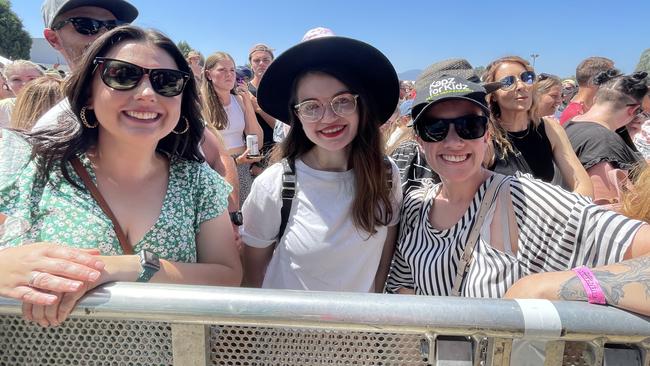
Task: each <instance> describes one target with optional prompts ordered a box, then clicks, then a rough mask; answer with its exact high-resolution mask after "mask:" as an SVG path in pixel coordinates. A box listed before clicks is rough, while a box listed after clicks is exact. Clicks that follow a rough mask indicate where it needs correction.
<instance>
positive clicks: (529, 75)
mask: <svg viewBox="0 0 650 366" xmlns="http://www.w3.org/2000/svg"><path fill="white" fill-rule="evenodd" d="M517 80H521V81H522V82H523V83H524V84H526V85H533V83H534V82H535V73H534V72H533V71H524V72H522V73H521V75H519V77H517V76H515V75H508V76H506V77H504V78H503V79H501V80H499V81H500V82H501V89H503V90H510V89H513V88H514V87H516V86H517Z"/></svg>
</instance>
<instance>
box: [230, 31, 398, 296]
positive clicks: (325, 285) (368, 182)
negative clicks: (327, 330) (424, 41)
mask: <svg viewBox="0 0 650 366" xmlns="http://www.w3.org/2000/svg"><path fill="white" fill-rule="evenodd" d="M350 55H355V57H350ZM257 97H258V101H259V103H260V106H261V107H262V109H264V111H266V112H267V113H269V114H270V115H271V116H273V117H274V118H276V119H278V120H280V121H287V122H288V123H290V124H291V129H290V131H289V134H288V135H287V137H286V138H285V139H284V140H283V141H282V143H281V145H279V148H278V149H277V150H276V154H277V155H276V158H280V159H282V161H281V162H279V163H276V164H274V165H272V166H270V167H269V168H267V169H266V170H265V171H264V172H263V173H262V174H261V175H259V176H258V177H257V178H256V179H255V181H254V182H253V187H252V189H251V193H250V195H249V196H248V198H247V199H246V202H244V205H243V207H242V213H243V215H244V225H243V226H242V234H241V235H242V241H243V242H244V243H245V244H246V245H245V247H244V268H245V270H244V273H245V274H244V283H245V284H247V285H249V286H254V287H264V288H280V289H294V290H319V291H353V292H373V291H381V290H382V289H383V286H384V283H385V279H386V275H387V273H388V268H389V265H390V259H391V257H392V253H393V247H394V241H395V236H396V229H397V226H396V224H397V222H398V212H399V204H400V202H401V195H402V192H401V188H400V184H399V175H398V170H397V167H396V166H395V164H394V163H392V162H391V161H389V160H388V159H387V158H386V157H385V156H384V154H383V153H382V141H381V134H380V132H379V126H380V125H381V124H382V123H383V122H384V121H386V120H387V119H388V118H389V117H390V115H391V114H392V113H393V111H394V110H395V107H396V105H397V101H398V98H399V84H398V79H397V75H396V73H395V69H394V68H393V66H392V65H391V63H390V61H388V59H387V58H386V57H385V56H384V55H383V54H382V53H381V52H380V51H379V50H377V49H376V48H374V47H372V46H370V45H368V44H366V43H363V42H360V41H357V40H354V39H349V38H344V37H336V36H327V37H322V38H315V39H311V40H308V41H304V42H302V43H300V44H298V45H296V46H294V47H292V48H290V49H289V50H287V51H285V52H284V53H283V54H282V55H280V56H279V57H278V58H277V59H276V60H275V61H273V63H272V64H271V65H270V66H269V68H268V69H267V70H266V72H265V74H264V78H262V81H261V83H260V86H259V89H258V94H257ZM283 182H284V183H283ZM283 213H284V214H286V216H285V217H286V221H284V222H283V220H282V216H283ZM285 225H286V226H285Z"/></svg>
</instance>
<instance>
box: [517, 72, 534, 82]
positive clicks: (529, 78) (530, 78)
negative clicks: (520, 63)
mask: <svg viewBox="0 0 650 366" xmlns="http://www.w3.org/2000/svg"><path fill="white" fill-rule="evenodd" d="M519 77H520V78H521V81H523V82H524V83H526V84H528V85H531V84H533V83H534V82H535V73H534V72H532V71H524V72H522V73H521V75H520V76H519Z"/></svg>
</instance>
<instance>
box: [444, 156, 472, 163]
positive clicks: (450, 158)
mask: <svg viewBox="0 0 650 366" xmlns="http://www.w3.org/2000/svg"><path fill="white" fill-rule="evenodd" d="M442 159H443V160H447V161H451V162H454V163H459V162H461V161H465V160H467V155H442Z"/></svg>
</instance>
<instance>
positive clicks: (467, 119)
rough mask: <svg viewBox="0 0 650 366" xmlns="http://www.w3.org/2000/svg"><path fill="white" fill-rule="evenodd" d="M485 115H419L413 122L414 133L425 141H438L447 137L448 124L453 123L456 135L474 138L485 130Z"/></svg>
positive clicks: (466, 138)
mask: <svg viewBox="0 0 650 366" xmlns="http://www.w3.org/2000/svg"><path fill="white" fill-rule="evenodd" d="M487 123H488V118H487V117H486V116H477V115H469V116H462V117H458V118H452V119H443V118H429V117H420V118H419V119H418V121H417V122H416V123H415V133H416V134H417V135H418V136H419V137H420V138H421V139H422V140H423V141H425V142H440V141H442V140H444V139H445V138H446V137H447V134H448V133H449V125H451V124H453V125H454V129H455V130H456V134H457V135H458V137H460V138H462V139H463V140H474V139H477V138H479V137H483V136H484V135H485V132H486V131H487Z"/></svg>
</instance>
